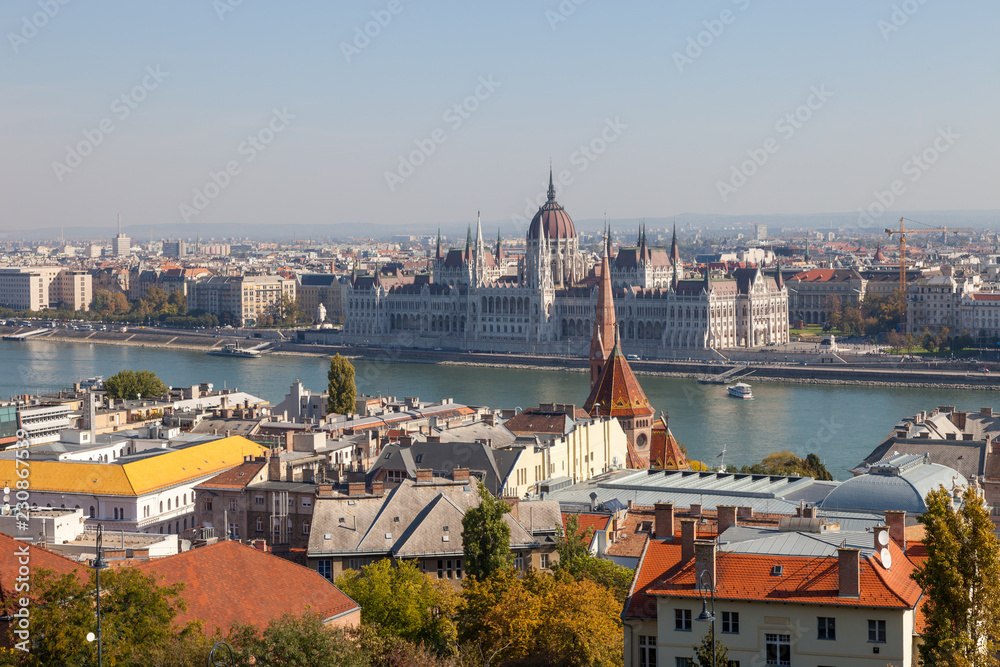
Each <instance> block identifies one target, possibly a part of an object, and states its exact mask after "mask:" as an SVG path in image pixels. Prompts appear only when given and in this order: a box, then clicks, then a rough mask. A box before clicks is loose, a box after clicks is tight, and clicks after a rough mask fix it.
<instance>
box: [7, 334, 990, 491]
mask: <svg viewBox="0 0 1000 667" xmlns="http://www.w3.org/2000/svg"><path fill="white" fill-rule="evenodd" d="M387 354H398V355H399V356H396V357H387V358H386V360H385V361H381V362H379V361H366V360H357V361H355V366H356V368H357V385H358V391H359V392H364V393H369V394H389V395H392V396H396V397H399V398H402V397H403V396H419V397H420V398H421V399H423V400H438V399H441V398H444V397H452V398H454V399H455V401H457V402H459V403H465V404H469V405H488V406H491V407H495V408H514V407H521V408H526V407H531V406H536V405H538V404H539V403H542V402H556V403H576V404H577V405H582V404H583V402H584V400H585V399H586V397H587V391H588V384H587V378H588V375H587V374H585V373H572V372H562V371H550V370H524V369H503V368H481V367H471V366H457V365H431V364H408V363H405V362H404V361H403V360H404V359H405V352H404V353H387ZM328 366H329V362H328V359H327V358H325V357H312V356H292V355H265V356H264V357H262V358H260V359H242V360H241V359H226V358H220V357H210V356H206V355H205V354H204V352H198V351H188V350H176V349H174V350H167V349H156V348H140V347H118V346H114V345H95V344H83V343H61V342H55V341H27V342H23V343H18V342H11V341H4V342H0V369H2V370H0V398H3V399H6V398H7V397H9V396H13V395H17V394H25V393H31V394H33V393H37V392H43V393H44V392H54V391H58V390H59V389H61V388H66V387H69V386H71V385H72V383H73V382H74V381H77V380H80V379H86V378H88V377H93V376H95V375H103V376H104V377H109V376H111V375H113V374H115V373H116V372H118V371H119V370H121V369H123V368H133V369H148V370H152V371H155V372H156V373H157V374H159V376H160V377H161V378H162V379H163V381H164V382H166V383H167V384H168V385H172V386H183V385H192V384H198V383H200V382H211V383H213V384H214V385H215V386H216V387H217V388H221V387H223V386H225V387H229V388H234V387H236V388H239V389H241V390H243V391H247V392H249V393H251V394H253V395H256V396H260V397H261V398H264V399H266V400H268V401H270V402H271V403H272V404H274V403H279V402H281V401H282V400H283V398H284V396H285V394H286V393H287V391H288V387H289V385H290V384H291V383H292V382H294V381H295V380H296V379H300V380H302V382H303V383H304V384H305V386H306V387H307V388H309V389H311V390H313V391H315V392H322V391H324V390H325V388H326V384H327V380H326V371H327V368H328ZM639 380H640V382H641V383H642V386H643V388H644V390H645V392H646V395H647V396H648V397H649V400H650V401H651V402H652V404H653V406H654V407H655V408H656V409H657V410H666V411H668V412H669V414H670V428H671V430H672V431H673V432H674V435H675V436H676V437H677V438H678V440H680V442H682V443H683V444H684V445H685V446H686V447H687V449H688V452H689V454H690V455H691V456H692V457H693V458H697V459H700V460H703V461H705V462H706V463H709V464H710V465H714V464H717V463H720V462H721V459H720V458H719V457H718V455H719V454H720V453H721V452H722V450H723V448H725V449H726V455H725V462H726V464H727V465H733V464H735V465H743V464H749V463H754V462H757V461H759V460H760V459H761V458H763V457H764V456H766V455H767V454H769V453H771V452H775V451H782V450H789V451H792V452H795V453H796V454H798V455H800V456H805V455H806V454H807V453H809V452H815V453H816V454H818V455H819V456H820V457H821V458H822V460H823V462H824V463H825V464H826V465H827V467H828V468H829V469H830V471H831V472H832V473H833V474H834V476H835V477H837V478H838V479H845V478H846V477H848V476H849V473H848V472H847V471H848V469H849V468H851V467H852V466H854V465H856V464H857V463H858V462H860V461H861V459H862V458H864V456H866V455H867V454H868V453H869V452H870V451H871V450H872V449H873V448H874V447H875V446H876V445H877V444H878V443H879V442H881V440H882V439H883V438H884V437H885V436H886V435H887V434H888V433H889V431H890V430H891V429H892V427H893V425H894V424H896V423H897V422H898V421H899V420H900V419H901V418H903V417H906V416H912V415H913V414H914V413H916V412H917V411H919V410H925V409H926V410H929V409H931V408H933V407H935V406H938V405H955V406H958V407H959V408H960V409H966V410H978V409H979V408H980V407H983V406H990V407H996V405H995V399H996V396H997V394H996V393H994V392H988V391H983V392H978V391H969V390H954V389H941V390H936V389H919V388H913V389H908V388H888V387H861V386H850V385H845V386H839V385H807V384H784V383H778V382H757V383H754V384H753V391H754V395H755V396H756V398H755V400H752V401H739V400H736V399H733V398H729V396H728V395H727V393H726V389H725V387H723V386H718V385H699V384H697V383H696V382H695V381H694V380H691V379H681V378H665V377H648V376H639ZM750 381H751V382H753V380H752V378H751V380H750Z"/></svg>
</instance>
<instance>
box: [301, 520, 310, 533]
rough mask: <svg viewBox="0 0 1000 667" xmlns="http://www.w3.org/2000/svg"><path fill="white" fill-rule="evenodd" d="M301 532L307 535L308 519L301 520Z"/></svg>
mask: <svg viewBox="0 0 1000 667" xmlns="http://www.w3.org/2000/svg"><path fill="white" fill-rule="evenodd" d="M302 534H303V535H308V534H309V522H308V521H303V522H302Z"/></svg>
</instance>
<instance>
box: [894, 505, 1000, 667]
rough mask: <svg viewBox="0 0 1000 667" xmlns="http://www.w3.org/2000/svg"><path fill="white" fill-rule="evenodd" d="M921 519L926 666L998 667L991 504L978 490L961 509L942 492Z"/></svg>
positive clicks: (999, 590) (999, 565)
mask: <svg viewBox="0 0 1000 667" xmlns="http://www.w3.org/2000/svg"><path fill="white" fill-rule="evenodd" d="M926 505H927V511H926V512H924V514H923V515H921V517H920V518H919V521H920V523H922V524H923V525H924V527H925V529H926V537H925V539H924V544H925V545H926V548H927V559H926V560H925V561H924V562H923V563H922V564H921V565H920V566H919V567H918V568H917V570H916V571H915V572H914V573H913V575H912V576H913V579H914V580H915V581H916V582H917V583H918V584H920V587H921V588H923V590H924V599H925V600H926V602H925V603H924V614H925V616H926V624H925V629H924V634H923V643H922V644H921V645H920V658H921V660H922V662H923V664H925V665H969V666H970V667H986V666H994V665H997V664H1000V663H998V661H997V658H996V653H997V650H998V648H1000V644H998V642H997V639H998V638H1000V552H998V542H997V537H996V534H995V533H994V529H993V522H992V521H991V520H990V514H989V510H988V508H987V507H986V503H985V502H984V501H983V499H982V498H981V497H980V496H979V494H978V493H977V490H976V489H975V488H973V487H969V488H967V489H966V490H965V493H964V494H963V495H962V507H961V509H958V510H956V509H955V508H954V506H953V505H952V498H951V494H950V493H949V492H948V491H947V490H945V488H944V487H940V488H939V489H937V490H935V491H931V492H930V493H928V494H927V500H926Z"/></svg>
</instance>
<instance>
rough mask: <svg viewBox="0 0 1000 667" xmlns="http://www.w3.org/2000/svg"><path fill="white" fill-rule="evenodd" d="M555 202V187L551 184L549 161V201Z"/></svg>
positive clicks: (550, 165) (550, 163) (550, 164)
mask: <svg viewBox="0 0 1000 667" xmlns="http://www.w3.org/2000/svg"><path fill="white" fill-rule="evenodd" d="M555 200H556V187H555V185H553V183H552V161H551V160H550V161H549V201H555Z"/></svg>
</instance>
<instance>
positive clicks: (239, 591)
mask: <svg viewBox="0 0 1000 667" xmlns="http://www.w3.org/2000/svg"><path fill="white" fill-rule="evenodd" d="M136 567H138V568H139V569H141V570H143V571H144V572H146V573H147V574H153V575H156V576H157V577H158V578H160V583H161V584H165V585H170V584H174V583H177V582H184V590H183V591H182V592H181V597H183V598H184V601H185V602H186V603H187V609H186V610H185V611H183V612H181V613H179V614H178V615H177V617H176V618H175V621H176V622H177V623H178V625H185V624H187V623H188V622H190V621H196V620H200V621H201V622H202V629H203V630H204V631H205V633H206V634H208V635H211V634H212V633H214V632H215V630H216V628H219V629H221V630H222V631H223V632H228V631H229V628H230V626H231V625H232V624H233V623H247V624H250V625H253V626H255V627H257V628H262V627H264V626H266V625H267V624H268V623H269V622H270V621H271V620H272V619H274V618H278V617H279V616H282V615H283V614H286V613H292V614H302V613H303V612H306V611H310V612H313V613H317V614H319V616H320V617H321V618H323V619H328V618H331V617H334V616H339V615H341V614H344V613H347V612H350V611H353V610H356V609H359V608H360V607H359V606H358V603H356V602H355V601H354V600H352V599H351V598H349V597H347V595H345V594H344V593H343V592H341V590H340V589H339V588H337V587H336V586H334V585H333V584H332V583H331V582H330V581H328V580H327V579H325V578H324V577H322V576H320V574H319V573H318V572H316V571H315V570H311V569H309V568H307V567H303V566H301V565H296V564H295V563H292V562H290V561H287V560H285V559H283V558H279V557H278V556H274V555H272V554H268V553H264V552H263V551H258V550H257V549H254V548H253V547H250V546H247V545H245V544H240V543H239V542H218V543H216V544H213V545H211V546H207V547H202V548H200V549H194V550H192V551H187V552H185V553H181V554H177V555H176V556H168V557H166V558H158V559H154V560H150V561H146V562H143V563H139V564H138V565H136Z"/></svg>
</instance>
